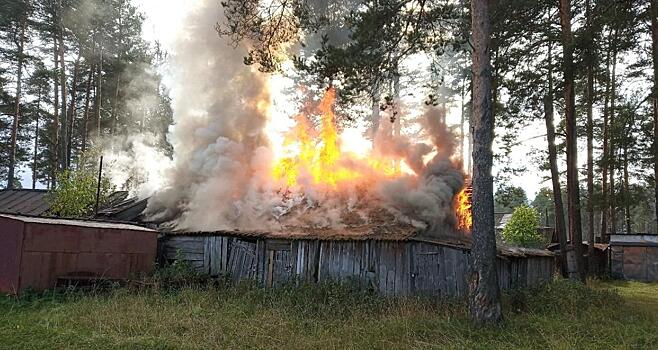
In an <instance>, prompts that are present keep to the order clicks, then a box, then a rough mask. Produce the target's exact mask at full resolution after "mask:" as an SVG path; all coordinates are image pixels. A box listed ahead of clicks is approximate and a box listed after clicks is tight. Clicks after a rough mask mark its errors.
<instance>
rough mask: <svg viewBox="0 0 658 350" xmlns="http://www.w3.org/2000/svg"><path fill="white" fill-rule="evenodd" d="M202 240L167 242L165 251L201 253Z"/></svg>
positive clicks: (200, 238)
mask: <svg viewBox="0 0 658 350" xmlns="http://www.w3.org/2000/svg"><path fill="white" fill-rule="evenodd" d="M203 245H204V240H203V237H199V239H198V240H196V241H182V242H181V241H169V242H167V244H166V246H167V249H174V250H182V251H185V252H195V253H203Z"/></svg>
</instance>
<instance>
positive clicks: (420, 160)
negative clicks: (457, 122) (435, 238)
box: [375, 108, 464, 234]
mask: <svg viewBox="0 0 658 350" xmlns="http://www.w3.org/2000/svg"><path fill="white" fill-rule="evenodd" d="M442 114H444V112H443V111H442V110H440V109H438V108H430V109H429V110H428V111H427V112H426V113H425V115H424V116H423V118H422V121H421V124H422V125H423V127H424V130H425V131H426V132H427V135H428V136H429V139H430V141H431V142H432V145H429V144H426V143H413V142H412V141H411V140H410V139H409V138H408V137H406V136H392V135H391V134H390V133H388V132H386V130H385V129H382V131H380V132H379V134H378V135H377V137H376V140H375V142H376V143H375V144H376V146H377V147H376V149H377V150H378V151H379V152H382V153H384V154H386V155H389V156H393V157H396V158H401V159H404V161H405V163H406V164H407V165H408V166H409V167H410V168H411V169H412V170H413V172H414V173H415V175H409V176H404V177H401V178H398V179H394V180H391V181H384V182H382V183H381V184H380V186H379V188H378V192H379V195H380V196H381V198H382V199H383V200H384V202H385V203H386V205H387V206H388V207H389V208H390V209H392V210H394V211H397V212H398V213H400V214H402V216H404V217H407V218H410V219H412V220H415V221H416V222H420V223H421V227H422V228H423V229H425V230H427V231H428V232H429V233H437V234H442V233H445V232H446V231H447V232H450V231H451V230H449V229H448V228H452V227H454V225H455V215H454V210H453V198H454V196H455V195H456V194H457V193H458V192H459V191H460V190H461V189H462V188H463V186H464V174H463V172H462V171H461V164H459V163H456V162H455V161H453V160H452V159H451V157H452V155H453V154H454V150H455V137H454V135H453V134H452V133H451V132H450V131H449V130H448V128H447V126H446V124H445V122H444V121H443V118H442V117H441V115H442ZM432 154H434V155H433V157H432V159H431V160H430V161H429V162H427V163H425V158H426V157H427V156H430V155H432Z"/></svg>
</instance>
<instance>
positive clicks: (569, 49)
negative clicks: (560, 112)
mask: <svg viewBox="0 0 658 350" xmlns="http://www.w3.org/2000/svg"><path fill="white" fill-rule="evenodd" d="M559 8H560V24H561V27H562V47H563V61H564V62H563V70H564V104H565V108H564V109H565V121H566V134H567V142H566V145H567V199H568V205H567V207H568V217H569V235H570V237H571V239H572V241H571V244H572V245H573V253H574V254H575V257H574V259H573V260H574V262H575V265H576V267H577V270H576V271H569V272H570V276H569V278H571V279H574V280H580V281H584V280H585V274H584V269H583V267H584V266H583V245H582V242H583V235H582V231H581V229H582V227H581V219H580V189H579V182H578V134H577V128H576V105H575V91H574V63H573V35H572V33H571V1H570V0H560V4H559ZM568 254H569V253H568Z"/></svg>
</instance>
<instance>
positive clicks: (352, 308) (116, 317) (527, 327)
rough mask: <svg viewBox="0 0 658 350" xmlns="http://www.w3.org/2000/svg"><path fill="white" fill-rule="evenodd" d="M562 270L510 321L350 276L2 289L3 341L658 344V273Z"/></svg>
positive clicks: (87, 344)
mask: <svg viewBox="0 0 658 350" xmlns="http://www.w3.org/2000/svg"><path fill="white" fill-rule="evenodd" d="M590 286H591V287H589V288H586V287H582V286H579V285H576V284H571V283H568V282H564V281H560V282H555V283H552V284H550V285H548V286H546V287H544V288H542V289H538V290H534V291H530V292H527V293H513V294H512V295H507V296H506V297H505V305H504V307H505V310H504V311H505V320H504V322H503V324H502V325H501V326H498V327H492V328H482V329H475V328H473V327H472V326H470V324H469V322H468V319H467V316H466V314H465V307H464V305H463V303H461V302H458V301H443V302H439V301H436V300H434V301H432V300H423V299H397V300H387V299H383V298H380V297H377V296H373V295H369V294H366V293H362V292H356V291H351V290H350V289H349V288H348V287H345V286H323V287H322V288H309V287H296V288H295V287H290V288H283V289H279V290H275V291H271V290H270V291H263V290H260V289H258V288H254V287H251V286H240V287H217V286H215V287H195V288H182V289H179V290H175V291H163V290H156V289H153V288H150V289H147V290H137V289H134V288H121V289H115V290H111V291H106V292H103V293H88V292H87V293H80V292H74V293H65V294H45V295H29V296H25V297H23V298H21V299H15V298H10V297H0V348H2V349H214V348H217V349H241V348H261V349H316V348H319V349H373V348H378V349H396V348H397V349H509V350H511V349H539V348H541V349H545V348H552V349H652V348H653V349H655V348H658V284H641V283H630V282H627V283H625V282H615V283H603V282H592V283H590Z"/></svg>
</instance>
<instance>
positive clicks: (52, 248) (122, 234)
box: [0, 214, 157, 294]
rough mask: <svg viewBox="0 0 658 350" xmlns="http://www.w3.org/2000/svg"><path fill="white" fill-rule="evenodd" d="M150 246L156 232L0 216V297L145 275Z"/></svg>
mask: <svg viewBox="0 0 658 350" xmlns="http://www.w3.org/2000/svg"><path fill="white" fill-rule="evenodd" d="M156 246H157V232H156V231H153V230H150V229H146V228H143V227H139V226H134V225H127V224H119V223H108V222H97V221H83V220H66V219H54V218H42V217H30V216H18V215H5V214H0V292H4V293H12V294H13V293H19V292H20V291H22V290H25V289H26V288H31V289H34V290H43V289H48V288H53V287H55V286H56V284H57V282H58V280H63V279H66V280H77V279H79V280H82V279H92V278H93V279H112V280H116V279H125V278H128V277H129V276H130V275H132V274H138V273H150V272H152V271H153V267H154V265H155V257H156Z"/></svg>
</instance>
